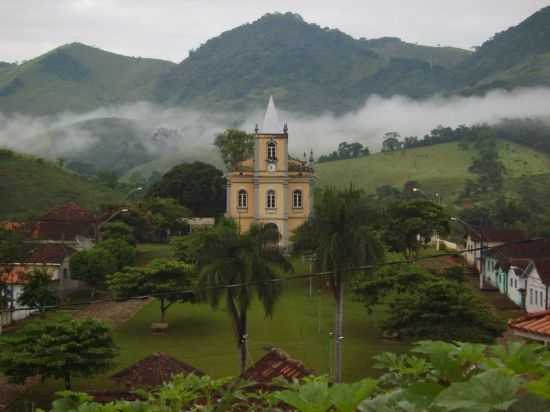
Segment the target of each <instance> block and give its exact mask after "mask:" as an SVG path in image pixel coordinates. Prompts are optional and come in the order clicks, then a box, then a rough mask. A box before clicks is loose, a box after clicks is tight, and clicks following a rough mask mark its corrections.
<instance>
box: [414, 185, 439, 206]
mask: <svg viewBox="0 0 550 412" xmlns="http://www.w3.org/2000/svg"><path fill="white" fill-rule="evenodd" d="M412 191H413V192H418V193H420V194H422V195H424V197H425V198H426V199H428V200H429V201H432V199H431V198H430V196H429V195H428V194H427V193H426V192H425V191H423V190H422V189H420V188H419V187H413V188H412ZM433 196H434V198H435V199H437V200H436V202H437V203H438V204H439V205H441V196H440V195H439V193H437V192H435V193H434V195H433Z"/></svg>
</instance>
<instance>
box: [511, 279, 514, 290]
mask: <svg viewBox="0 0 550 412" xmlns="http://www.w3.org/2000/svg"><path fill="white" fill-rule="evenodd" d="M510 287H511V288H513V287H514V279H511V278H510Z"/></svg>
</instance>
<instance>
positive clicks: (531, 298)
mask: <svg viewBox="0 0 550 412" xmlns="http://www.w3.org/2000/svg"><path fill="white" fill-rule="evenodd" d="M529 304H530V305H532V304H533V289H532V288H529Z"/></svg>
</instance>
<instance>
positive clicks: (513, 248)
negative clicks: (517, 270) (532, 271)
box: [487, 239, 550, 259]
mask: <svg viewBox="0 0 550 412" xmlns="http://www.w3.org/2000/svg"><path fill="white" fill-rule="evenodd" d="M515 240H523V239H515ZM487 256H494V257H496V258H518V259H520V258H528V259H534V258H537V257H546V256H548V257H550V239H536V240H533V241H531V242H525V243H514V244H508V245H503V246H498V247H495V248H492V249H491V250H490V251H488V252H487Z"/></svg>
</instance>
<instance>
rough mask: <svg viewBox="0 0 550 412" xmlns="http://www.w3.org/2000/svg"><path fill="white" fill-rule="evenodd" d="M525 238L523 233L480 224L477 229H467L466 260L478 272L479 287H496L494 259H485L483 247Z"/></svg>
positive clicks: (486, 252)
mask: <svg viewBox="0 0 550 412" xmlns="http://www.w3.org/2000/svg"><path fill="white" fill-rule="evenodd" d="M522 239H525V235H524V234H522V233H520V232H517V231H510V230H500V229H496V228H494V227H490V226H482V227H480V228H479V229H478V230H473V229H471V230H468V232H467V233H466V237H465V242H466V248H465V253H464V258H465V259H466V262H467V263H468V264H469V265H470V266H473V267H475V268H476V269H477V270H478V272H479V286H480V289H486V288H496V287H497V278H496V276H497V273H496V266H495V262H494V261H487V259H486V256H487V255H488V253H489V252H488V251H485V250H482V249H483V248H494V247H496V246H501V245H504V244H506V243H509V242H514V241H518V240H522Z"/></svg>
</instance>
